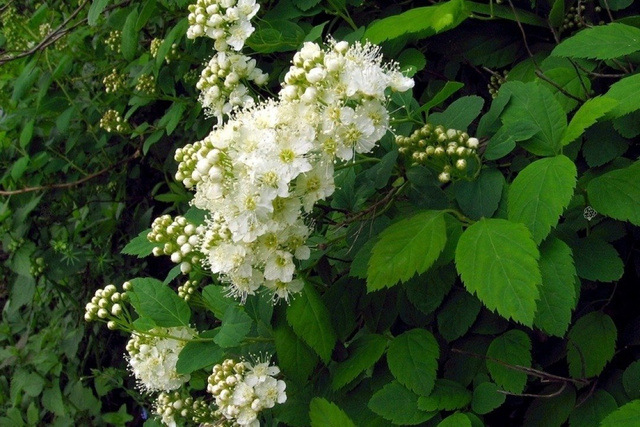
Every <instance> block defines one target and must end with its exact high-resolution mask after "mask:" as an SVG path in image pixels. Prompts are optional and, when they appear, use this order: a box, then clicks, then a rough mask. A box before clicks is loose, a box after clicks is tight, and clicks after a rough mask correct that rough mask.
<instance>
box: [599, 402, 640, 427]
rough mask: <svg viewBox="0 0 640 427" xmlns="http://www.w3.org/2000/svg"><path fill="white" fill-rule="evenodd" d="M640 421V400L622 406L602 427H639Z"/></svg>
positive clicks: (610, 415) (602, 423)
mask: <svg viewBox="0 0 640 427" xmlns="http://www.w3.org/2000/svg"><path fill="white" fill-rule="evenodd" d="M638 420H640V399H636V400H632V401H631V402H629V403H627V404H624V405H622V406H621V407H619V408H618V409H616V410H615V411H613V412H612V413H610V414H609V415H607V417H606V418H605V419H604V420H602V422H601V423H600V427H637V426H638Z"/></svg>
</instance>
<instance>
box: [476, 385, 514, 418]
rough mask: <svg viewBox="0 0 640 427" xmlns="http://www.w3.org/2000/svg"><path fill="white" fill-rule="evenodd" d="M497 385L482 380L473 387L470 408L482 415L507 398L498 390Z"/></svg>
mask: <svg viewBox="0 0 640 427" xmlns="http://www.w3.org/2000/svg"><path fill="white" fill-rule="evenodd" d="M498 390H499V389H498V386H497V385H496V384H495V383H492V382H484V383H481V384H479V385H478V386H476V388H474V389H473V398H472V400H471V409H473V412H475V413H477V414H480V415H484V414H488V413H489V412H491V411H493V410H494V409H496V408H497V407H499V406H500V405H502V404H503V403H504V401H505V400H507V395H506V394H504V393H500V392H499V391H498Z"/></svg>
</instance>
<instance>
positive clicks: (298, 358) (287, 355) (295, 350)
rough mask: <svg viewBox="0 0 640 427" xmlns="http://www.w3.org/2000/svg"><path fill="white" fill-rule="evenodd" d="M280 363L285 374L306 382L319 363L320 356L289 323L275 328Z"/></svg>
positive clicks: (300, 381)
mask: <svg viewBox="0 0 640 427" xmlns="http://www.w3.org/2000/svg"><path fill="white" fill-rule="evenodd" d="M273 338H274V341H275V345H276V354H277V355H278V365H279V366H280V368H281V369H282V372H284V373H285V375H286V376H287V377H289V378H291V379H293V380H294V381H297V382H299V383H301V384H304V383H305V382H306V381H307V379H308V378H309V375H311V373H312V372H313V368H314V367H315V366H316V364H317V363H318V356H316V354H315V353H314V352H313V350H311V348H309V347H308V346H307V345H306V344H305V343H304V342H303V341H302V339H301V338H299V337H298V336H297V335H296V334H295V333H294V332H293V330H292V329H291V328H290V327H289V325H286V324H284V325H279V326H278V327H276V328H275V329H274V330H273Z"/></svg>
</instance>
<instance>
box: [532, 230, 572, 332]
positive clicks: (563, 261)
mask: <svg viewBox="0 0 640 427" xmlns="http://www.w3.org/2000/svg"><path fill="white" fill-rule="evenodd" d="M539 265H540V272H541V274H542V286H540V288H539V290H540V300H539V301H538V305H537V311H536V317H535V319H534V325H535V326H536V327H538V328H540V329H542V330H543V331H545V332H546V333H548V334H550V335H555V336H558V337H562V336H564V334H565V332H566V331H567V328H568V327H569V323H571V312H572V311H573V309H574V308H575V306H576V287H575V280H576V269H575V267H574V265H573V254H572V252H571V248H570V247H569V246H568V245H567V244H566V243H564V242H563V241H562V240H559V239H556V238H553V239H552V238H550V239H548V240H546V241H545V242H544V243H543V245H542V246H541V247H540V264H539Z"/></svg>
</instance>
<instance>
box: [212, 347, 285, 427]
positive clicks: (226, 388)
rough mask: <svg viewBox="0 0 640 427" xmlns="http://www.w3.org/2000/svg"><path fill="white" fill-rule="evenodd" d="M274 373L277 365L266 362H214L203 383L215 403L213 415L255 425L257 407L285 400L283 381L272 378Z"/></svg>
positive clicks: (263, 407) (245, 424)
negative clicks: (216, 407) (206, 379)
mask: <svg viewBox="0 0 640 427" xmlns="http://www.w3.org/2000/svg"><path fill="white" fill-rule="evenodd" d="M278 373H280V369H279V368H278V367H277V366H270V365H269V363H268V362H261V363H256V364H255V365H252V364H251V363H249V362H236V361H235V360H233V359H227V360H225V361H224V362H222V363H221V364H218V365H215V366H214V367H213V373H212V374H211V375H210V376H209V379H208V386H207V391H208V392H209V393H211V394H213V396H214V397H215V402H216V406H218V410H217V411H216V413H215V415H216V416H219V417H221V418H222V419H226V420H229V421H233V422H235V423H236V424H237V425H240V426H253V425H257V424H255V423H256V421H257V417H258V413H260V411H262V410H263V409H268V408H273V407H274V406H275V404H276V403H284V402H285V401H286V400H287V395H286V393H285V388H286V384H285V383H284V381H282V380H276V379H275V378H274V376H275V375H278ZM236 424H234V425H236Z"/></svg>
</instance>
